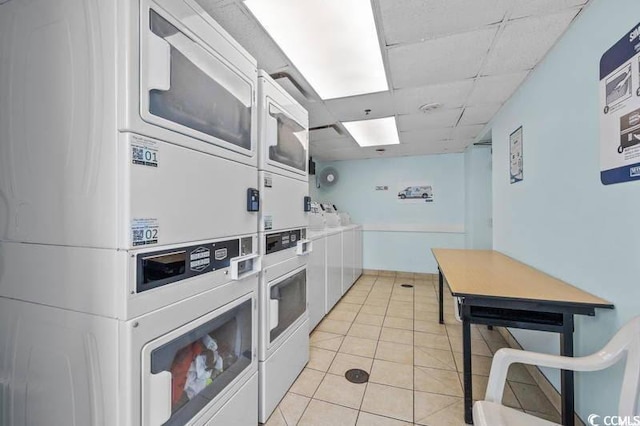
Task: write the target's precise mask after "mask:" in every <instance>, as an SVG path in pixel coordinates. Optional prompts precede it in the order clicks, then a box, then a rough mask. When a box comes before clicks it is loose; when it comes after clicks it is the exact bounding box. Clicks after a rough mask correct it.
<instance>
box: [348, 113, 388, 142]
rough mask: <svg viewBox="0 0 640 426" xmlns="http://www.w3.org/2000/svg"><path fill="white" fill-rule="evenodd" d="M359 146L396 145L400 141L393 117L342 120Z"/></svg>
mask: <svg viewBox="0 0 640 426" xmlns="http://www.w3.org/2000/svg"><path fill="white" fill-rule="evenodd" d="M342 124H344V127H346V128H347V130H348V131H349V133H351V136H353V138H354V139H355V140H356V142H357V143H358V145H360V146H379V145H397V144H399V143H400V138H399V137H398V127H397V126H396V118H395V117H386V118H378V119H375V120H362V121H347V122H343V123H342Z"/></svg>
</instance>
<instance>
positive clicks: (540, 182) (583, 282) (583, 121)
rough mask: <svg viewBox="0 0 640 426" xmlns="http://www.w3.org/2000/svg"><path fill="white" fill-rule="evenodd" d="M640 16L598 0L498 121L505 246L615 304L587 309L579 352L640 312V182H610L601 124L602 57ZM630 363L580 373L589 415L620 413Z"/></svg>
mask: <svg viewBox="0 0 640 426" xmlns="http://www.w3.org/2000/svg"><path fill="white" fill-rule="evenodd" d="M638 21H640V1H638V0H616V1H615V2H612V1H610V0H593V1H592V4H591V5H590V6H589V7H587V8H586V10H584V11H583V13H582V14H581V15H580V16H579V17H578V18H577V19H576V21H575V22H574V23H573V24H572V27H571V28H570V29H569V31H568V32H567V33H566V34H565V35H564V36H563V38H562V39H561V40H560V41H559V42H558V44H557V45H556V46H555V47H554V48H553V49H552V51H551V52H550V53H549V54H548V55H547V57H546V58H545V60H544V61H543V62H542V63H541V64H540V65H539V66H538V67H537V68H536V70H535V71H534V72H533V73H532V75H531V76H530V78H528V79H527V80H526V81H525V83H524V84H523V86H522V87H521V88H520V89H519V90H518V92H517V93H516V94H515V95H514V97H512V98H511V100H510V101H509V102H508V103H507V104H506V105H505V106H504V107H503V109H502V110H501V111H500V112H499V113H498V115H497V116H496V118H495V119H494V120H493V122H492V123H490V126H489V127H490V128H491V130H492V135H493V197H494V199H493V215H494V233H493V243H494V247H495V249H497V250H500V251H502V252H504V253H506V254H508V255H510V256H512V257H514V258H516V259H520V260H522V261H524V262H526V263H528V264H530V265H532V266H534V267H537V268H539V269H541V270H543V271H545V272H547V273H549V274H551V275H553V276H556V277H558V278H560V279H563V280H565V281H567V282H569V283H571V284H573V285H576V286H578V287H580V288H583V289H585V290H587V291H589V292H592V293H594V294H596V295H599V296H601V297H604V298H606V299H608V300H610V301H612V302H613V303H615V306H616V309H615V310H614V311H608V310H599V311H597V315H596V317H594V318H591V317H577V324H576V335H575V344H576V345H575V347H576V352H577V354H578V355H586V354H589V353H591V352H593V351H595V350H598V349H599V348H600V347H601V346H602V345H603V344H604V343H605V342H606V341H607V340H608V339H609V338H610V337H611V336H612V335H613V334H614V332H615V331H616V330H617V329H618V328H619V327H620V326H621V325H622V324H623V323H624V322H626V321H627V320H628V319H630V318H631V317H633V316H635V315H638V314H640V283H639V282H638V277H640V245H639V244H638V242H639V241H640V213H639V212H640V182H633V183H625V184H618V185H611V186H604V185H602V184H601V183H600V176H599V172H600V170H599V128H598V126H599V124H598V123H599V122H598V120H599V116H598V114H599V110H600V106H599V100H598V90H599V89H598V78H599V76H598V66H599V61H600V57H601V55H602V54H603V53H604V52H605V51H606V50H607V49H608V48H609V47H610V46H611V45H613V44H614V43H615V42H616V41H618V39H620V38H621V37H622V36H624V35H625V34H626V33H627V31H629V30H630V29H631V28H632V27H633V26H634V25H636V24H637V23H638ZM520 125H522V126H523V129H524V142H523V146H524V181H523V182H521V183H517V184H514V185H510V184H509V157H508V156H509V152H508V140H509V134H510V133H511V132H512V131H514V130H515V129H516V128H518V127H519V126H520ZM513 333H514V335H515V336H516V338H517V339H518V340H519V342H520V343H521V344H522V345H523V346H524V347H525V348H527V349H531V350H537V351H546V352H554V353H557V351H558V339H557V337H556V336H552V335H546V334H543V333H535V332H531V333H529V332H522V331H517V330H514V331H513ZM621 371H622V369H621V368H620V367H619V366H618V367H617V368H614V369H613V371H612V370H609V371H606V372H599V373H580V374H578V375H577V388H576V392H577V404H576V408H577V410H578V412H579V414H580V415H581V417H582V418H583V419H586V417H587V416H588V415H589V414H590V413H597V414H600V415H603V416H604V415H613V414H617V411H616V410H617V403H618V392H619V387H620V383H621ZM547 373H548V377H550V378H551V379H552V381H553V383H554V384H555V385H556V387H557V385H558V383H559V380H558V375H557V374H555V372H553V373H550V372H547Z"/></svg>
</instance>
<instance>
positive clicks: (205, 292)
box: [0, 0, 302, 426]
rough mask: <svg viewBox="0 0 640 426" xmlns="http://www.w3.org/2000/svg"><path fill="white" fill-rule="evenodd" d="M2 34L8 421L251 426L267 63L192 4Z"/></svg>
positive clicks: (29, 18)
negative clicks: (262, 77) (261, 65)
mask: <svg viewBox="0 0 640 426" xmlns="http://www.w3.org/2000/svg"><path fill="white" fill-rule="evenodd" d="M0 40H2V43H0V57H2V61H0V75H2V76H3V78H2V79H1V80H0V111H2V113H0V272H1V273H0V408H1V410H0V424H3V425H12V426H51V425H72V424H74V425H83V426H84V425H107V426H111V425H118V426H134V425H144V426H159V425H168V426H182V425H213V424H216V425H245V424H246V425H249V424H256V423H257V421H258V352H259V351H258V309H257V308H258V294H259V293H258V280H259V272H260V270H261V265H260V256H259V251H258V250H259V246H260V245H261V244H262V243H261V242H260V241H259V240H258V225H257V224H258V219H259V217H258V214H259V213H258V210H259V208H260V205H259V204H260V191H259V188H258V168H257V166H258V153H257V141H258V137H257V135H258V133H257V131H258V108H257V103H256V102H257V98H256V94H257V89H258V73H257V63H256V61H255V60H254V59H253V58H252V57H251V56H250V55H249V54H248V53H247V52H246V51H245V50H244V49H242V48H241V47H240V46H239V45H238V44H237V43H236V42H235V41H234V40H233V39H231V38H230V36H229V35H228V34H227V33H226V32H225V31H224V30H223V29H222V28H221V27H220V26H219V25H218V24H217V23H216V22H215V21H213V19H212V18H211V17H210V16H209V15H208V14H207V13H206V12H205V11H204V9H203V8H201V7H200V5H199V4H198V1H197V0H183V1H173V0H153V1H151V0H113V1H88V0H66V1H63V0H31V1H26V0H13V1H9V2H1V4H0ZM211 99H216V102H215V103H214V102H211V101H210V100H211ZM276 154H277V155H281V152H280V151H277V152H276ZM275 181H276V180H275V179H274V182H275ZM301 203H302V201H301Z"/></svg>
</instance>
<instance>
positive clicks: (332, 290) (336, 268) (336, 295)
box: [326, 228, 343, 312]
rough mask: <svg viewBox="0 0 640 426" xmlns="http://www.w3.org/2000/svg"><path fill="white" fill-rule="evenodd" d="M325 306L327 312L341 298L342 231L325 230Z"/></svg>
mask: <svg viewBox="0 0 640 426" xmlns="http://www.w3.org/2000/svg"><path fill="white" fill-rule="evenodd" d="M326 234H327V240H326V250H327V305H326V311H327V312H329V311H330V310H331V309H332V308H333V307H334V306H335V304H336V303H338V300H340V298H341V297H342V294H343V292H342V269H343V256H342V229H341V228H327V230H326Z"/></svg>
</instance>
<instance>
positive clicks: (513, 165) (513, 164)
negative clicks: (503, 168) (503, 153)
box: [509, 126, 524, 183]
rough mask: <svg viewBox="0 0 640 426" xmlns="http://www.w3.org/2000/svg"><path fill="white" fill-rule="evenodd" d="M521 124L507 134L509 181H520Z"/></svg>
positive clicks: (522, 176)
mask: <svg viewBox="0 0 640 426" xmlns="http://www.w3.org/2000/svg"><path fill="white" fill-rule="evenodd" d="M522 153H523V152H522V126H520V127H518V129H517V130H516V131H515V132H513V133H511V135H510V136H509V164H510V167H509V175H510V176H511V179H510V181H511V183H516V182H522V180H523V179H524V172H523V168H522Z"/></svg>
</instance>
